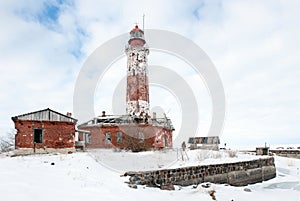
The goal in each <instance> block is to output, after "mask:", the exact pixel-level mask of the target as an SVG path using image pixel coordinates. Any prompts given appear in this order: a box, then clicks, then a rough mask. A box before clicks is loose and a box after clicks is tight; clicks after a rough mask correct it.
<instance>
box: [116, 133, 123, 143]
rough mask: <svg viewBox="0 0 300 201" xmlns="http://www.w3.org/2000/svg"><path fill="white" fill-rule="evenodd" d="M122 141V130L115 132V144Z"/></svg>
mask: <svg viewBox="0 0 300 201" xmlns="http://www.w3.org/2000/svg"><path fill="white" fill-rule="evenodd" d="M122 141H123V138H122V132H120V131H119V132H117V144H121V143H122Z"/></svg>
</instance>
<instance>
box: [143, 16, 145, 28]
mask: <svg viewBox="0 0 300 201" xmlns="http://www.w3.org/2000/svg"><path fill="white" fill-rule="evenodd" d="M144 25H145V14H143V31H144Z"/></svg>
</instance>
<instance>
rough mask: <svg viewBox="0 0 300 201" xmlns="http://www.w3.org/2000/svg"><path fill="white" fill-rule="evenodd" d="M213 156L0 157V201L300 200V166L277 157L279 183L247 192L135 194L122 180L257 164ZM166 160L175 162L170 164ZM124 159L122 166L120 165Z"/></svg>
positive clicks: (223, 188)
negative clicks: (172, 170)
mask: <svg viewBox="0 0 300 201" xmlns="http://www.w3.org/2000/svg"><path fill="white" fill-rule="evenodd" d="M209 154H210V156H209V157H212V158H209V157H208V158H207V157H202V155H200V156H199V153H198V152H197V151H194V152H191V151H189V152H188V156H189V158H190V160H186V161H182V160H177V158H176V157H177V152H176V151H165V152H142V153H131V152H114V151H112V150H92V151H91V152H85V153H75V154H67V155H64V154H56V155H32V156H19V157H6V156H4V155H0V198H1V200H9V201H15V200H16V201H17V200H22V201H35V200H36V201H48V200H49V201H50V200H51V201H53V200H58V201H60V200H63V201H67V200H73V201H79V200H89V201H93V200H122V201H124V200H132V201H134V200H143V201H150V200H151V201H153V200H189V201H194V200H197V201H199V200H203V201H206V200H207V201H208V200H210V201H211V200H212V198H211V197H210V196H209V194H208V191H209V190H212V189H214V190H215V191H216V193H215V196H216V198H217V200H221V201H226V200H228V201H231V200H235V201H238V200H241V201H250V200H251V201H253V200H255V201H267V200H272V201H277V200H278V201H279V200H286V201H294V200H295V201H299V200H300V199H299V198H300V176H299V168H300V160H299V159H291V158H283V157H277V156H276V157H275V162H276V167H277V177H276V178H274V179H272V180H269V181H266V182H263V183H258V184H254V185H248V186H247V187H232V186H228V185H220V184H212V185H211V187H210V188H203V187H201V185H199V186H198V187H197V188H193V187H192V186H188V187H184V188H180V187H178V186H176V187H175V191H161V190H159V189H157V188H148V187H144V186H138V189H132V188H129V187H128V186H127V184H126V183H124V182H125V181H127V180H128V178H127V177H120V175H121V174H123V173H124V171H125V170H126V169H125V168H128V169H129V168H133V167H135V168H136V169H148V168H150V167H152V168H159V166H161V168H165V167H176V166H185V165H190V164H194V165H196V164H200V163H208V162H213V161H214V162H217V161H219V162H221V161H228V160H232V161H234V160H237V161H239V160H248V159H252V158H255V156H253V155H247V154H237V157H233V158H230V157H229V158H228V157H227V156H226V153H222V154H223V155H224V157H223V156H222V157H220V155H219V154H217V153H216V152H208V153H207V154H204V155H205V156H207V155H209ZM168 156H172V157H173V158H171V159H168V160H166V158H167V157H168ZM109 157H112V158H109ZM201 157H202V158H201ZM214 157H215V158H214ZM120 158H124V160H122V161H121V162H120V161H118V160H119V159H120ZM133 159H134V160H133ZM109 162H110V163H109ZM120 163H122V166H121V165H120ZM122 168H124V169H123V170H122ZM245 188H248V189H250V190H251V192H246V191H245V190H244V189H245Z"/></svg>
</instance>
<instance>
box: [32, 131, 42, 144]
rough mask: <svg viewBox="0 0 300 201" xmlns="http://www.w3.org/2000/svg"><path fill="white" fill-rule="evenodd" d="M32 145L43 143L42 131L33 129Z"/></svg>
mask: <svg viewBox="0 0 300 201" xmlns="http://www.w3.org/2000/svg"><path fill="white" fill-rule="evenodd" d="M33 140H34V141H33V142H34V143H43V129H40V128H35V129H34V139H33Z"/></svg>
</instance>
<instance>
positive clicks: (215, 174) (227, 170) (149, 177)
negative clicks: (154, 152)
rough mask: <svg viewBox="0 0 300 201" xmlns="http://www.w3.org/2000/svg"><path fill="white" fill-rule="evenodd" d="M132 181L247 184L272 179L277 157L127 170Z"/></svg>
mask: <svg viewBox="0 0 300 201" xmlns="http://www.w3.org/2000/svg"><path fill="white" fill-rule="evenodd" d="M124 176H130V178H129V183H130V184H140V185H148V186H156V187H161V188H163V187H164V186H169V185H181V186H188V185H194V184H199V183H202V182H211V183H216V184H224V183H227V184H230V185H233V186H245V185H248V184H254V183H258V182H262V181H266V180H269V179H272V178H274V177H275V176H276V168H275V164H274V158H273V157H269V158H261V159H257V160H251V161H243V162H236V163H224V164H217V165H203V166H192V167H183V168H177V169H163V170H156V171H143V172H126V173H125V174H124Z"/></svg>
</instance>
